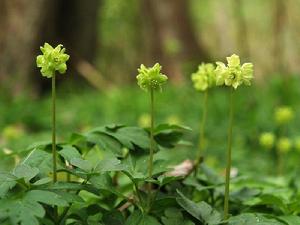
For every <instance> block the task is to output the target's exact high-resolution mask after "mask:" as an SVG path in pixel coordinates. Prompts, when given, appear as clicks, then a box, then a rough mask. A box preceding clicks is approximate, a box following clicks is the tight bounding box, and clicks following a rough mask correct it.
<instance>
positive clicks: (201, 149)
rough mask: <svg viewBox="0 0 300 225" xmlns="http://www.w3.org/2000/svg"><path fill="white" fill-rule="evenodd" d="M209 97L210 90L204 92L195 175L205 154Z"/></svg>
mask: <svg viewBox="0 0 300 225" xmlns="http://www.w3.org/2000/svg"><path fill="white" fill-rule="evenodd" d="M207 99H208V91H207V90H206V91H205V92H204V99H203V105H202V118H201V123H200V134H199V150H198V155H197V158H196V161H195V173H194V176H196V175H197V172H198V166H199V164H200V162H201V161H202V159H203V155H204V150H205V149H204V148H205V143H204V142H205V124H206V117H207Z"/></svg>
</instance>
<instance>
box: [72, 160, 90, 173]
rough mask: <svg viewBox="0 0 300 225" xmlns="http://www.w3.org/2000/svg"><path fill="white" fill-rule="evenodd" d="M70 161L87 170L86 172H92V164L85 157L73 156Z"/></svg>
mask: <svg viewBox="0 0 300 225" xmlns="http://www.w3.org/2000/svg"><path fill="white" fill-rule="evenodd" d="M70 163H71V164H72V165H73V166H76V167H78V168H79V169H82V170H83V171H86V172H91V171H92V169H93V166H92V164H91V163H90V162H89V161H87V160H84V159H80V158H73V159H71V161H70Z"/></svg>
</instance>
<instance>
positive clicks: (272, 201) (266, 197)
mask: <svg viewBox="0 0 300 225" xmlns="http://www.w3.org/2000/svg"><path fill="white" fill-rule="evenodd" d="M245 204H247V205H250V206H254V205H267V206H270V207H272V208H278V209H280V210H281V211H282V212H283V213H285V212H287V211H288V209H287V205H286V203H285V201H284V199H282V198H280V197H278V196H275V195H272V194H263V195H261V196H259V197H256V198H253V199H252V200H249V201H246V202H245Z"/></svg>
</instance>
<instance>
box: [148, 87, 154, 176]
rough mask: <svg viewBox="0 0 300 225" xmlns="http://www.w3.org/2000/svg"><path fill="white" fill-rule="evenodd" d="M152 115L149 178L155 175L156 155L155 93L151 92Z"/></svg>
mask: <svg viewBox="0 0 300 225" xmlns="http://www.w3.org/2000/svg"><path fill="white" fill-rule="evenodd" d="M150 114H151V127H150V155H149V171H148V172H149V178H151V177H152V173H153V154H154V91H153V89H151V90H150Z"/></svg>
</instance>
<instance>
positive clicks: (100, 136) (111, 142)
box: [87, 132, 123, 157]
mask: <svg viewBox="0 0 300 225" xmlns="http://www.w3.org/2000/svg"><path fill="white" fill-rule="evenodd" d="M87 141H88V142H91V143H94V144H97V145H98V146H99V147H100V149H102V150H104V151H111V152H113V153H114V155H115V156H116V157H122V156H123V149H122V144H121V143H120V142H119V141H118V140H117V139H115V138H114V137H112V136H110V135H108V134H105V133H100V132H97V133H96V132H94V133H90V134H89V135H88V136H87Z"/></svg>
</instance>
